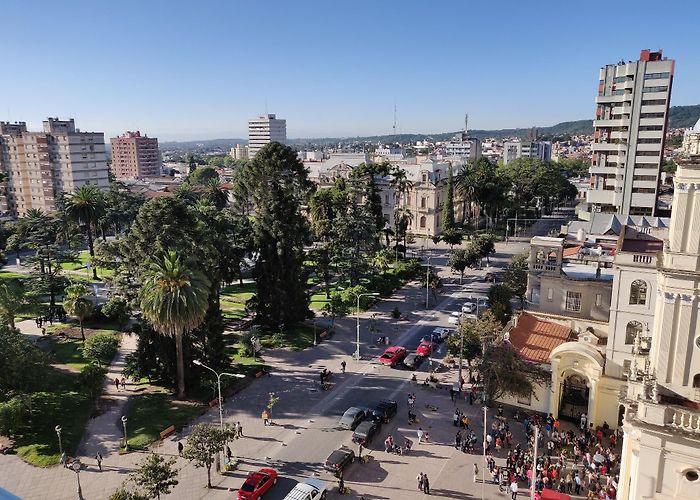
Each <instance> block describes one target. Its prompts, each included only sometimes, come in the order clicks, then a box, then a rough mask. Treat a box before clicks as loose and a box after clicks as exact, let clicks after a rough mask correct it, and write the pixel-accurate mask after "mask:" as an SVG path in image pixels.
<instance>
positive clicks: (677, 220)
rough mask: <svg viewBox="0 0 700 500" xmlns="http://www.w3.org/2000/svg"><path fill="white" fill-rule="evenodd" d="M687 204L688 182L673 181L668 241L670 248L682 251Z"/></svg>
mask: <svg viewBox="0 0 700 500" xmlns="http://www.w3.org/2000/svg"><path fill="white" fill-rule="evenodd" d="M687 206H688V184H687V183H685V182H676V183H675V194H674V196H673V211H672V212H671V232H670V234H669V243H670V246H671V250H672V251H674V252H682V251H683V250H684V247H685V244H684V243H685V234H686V227H685V217H686V209H687Z"/></svg>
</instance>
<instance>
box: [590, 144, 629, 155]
mask: <svg viewBox="0 0 700 500" xmlns="http://www.w3.org/2000/svg"><path fill="white" fill-rule="evenodd" d="M591 151H593V152H596V151H599V152H603V151H610V153H619V152H621V151H627V144H615V143H614V142H594V143H593V144H591Z"/></svg>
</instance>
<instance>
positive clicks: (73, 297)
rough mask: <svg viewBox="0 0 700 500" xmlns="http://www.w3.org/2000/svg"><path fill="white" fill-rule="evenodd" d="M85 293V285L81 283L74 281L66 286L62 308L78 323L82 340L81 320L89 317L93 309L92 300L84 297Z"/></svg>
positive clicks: (83, 333)
mask: <svg viewBox="0 0 700 500" xmlns="http://www.w3.org/2000/svg"><path fill="white" fill-rule="evenodd" d="M87 294H88V289H87V287H86V286H85V285H83V284H82V283H76V284H74V285H70V286H67V287H66V291H65V294H64V297H63V308H64V309H65V310H66V312H67V313H68V314H69V315H71V316H74V317H75V318H76V319H77V320H78V323H80V336H81V337H82V339H83V341H85V330H84V328H83V322H84V321H85V320H86V319H88V318H89V317H90V315H91V314H92V311H93V309H94V307H93V305H92V302H91V301H90V300H88V299H87V298H86V297H85V296H86V295H87Z"/></svg>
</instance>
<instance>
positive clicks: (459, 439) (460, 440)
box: [455, 431, 462, 450]
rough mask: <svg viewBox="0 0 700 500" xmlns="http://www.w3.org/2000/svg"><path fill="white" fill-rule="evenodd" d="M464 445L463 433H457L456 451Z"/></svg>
mask: <svg viewBox="0 0 700 500" xmlns="http://www.w3.org/2000/svg"><path fill="white" fill-rule="evenodd" d="M461 445H462V432H461V431H457V434H456V435H455V449H457V450H459V447H460V446H461Z"/></svg>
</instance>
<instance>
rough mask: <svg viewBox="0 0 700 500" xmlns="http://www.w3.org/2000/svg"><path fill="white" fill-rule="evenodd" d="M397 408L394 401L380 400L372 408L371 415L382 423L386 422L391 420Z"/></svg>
mask: <svg viewBox="0 0 700 500" xmlns="http://www.w3.org/2000/svg"><path fill="white" fill-rule="evenodd" d="M398 409H399V405H398V403H397V402H396V401H389V400H382V401H380V402H379V403H378V404H377V406H375V407H374V410H372V417H373V418H374V419H375V420H379V421H381V422H382V423H385V424H386V423H387V422H389V420H391V419H392V418H393V417H394V415H396V412H397V411H398Z"/></svg>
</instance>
